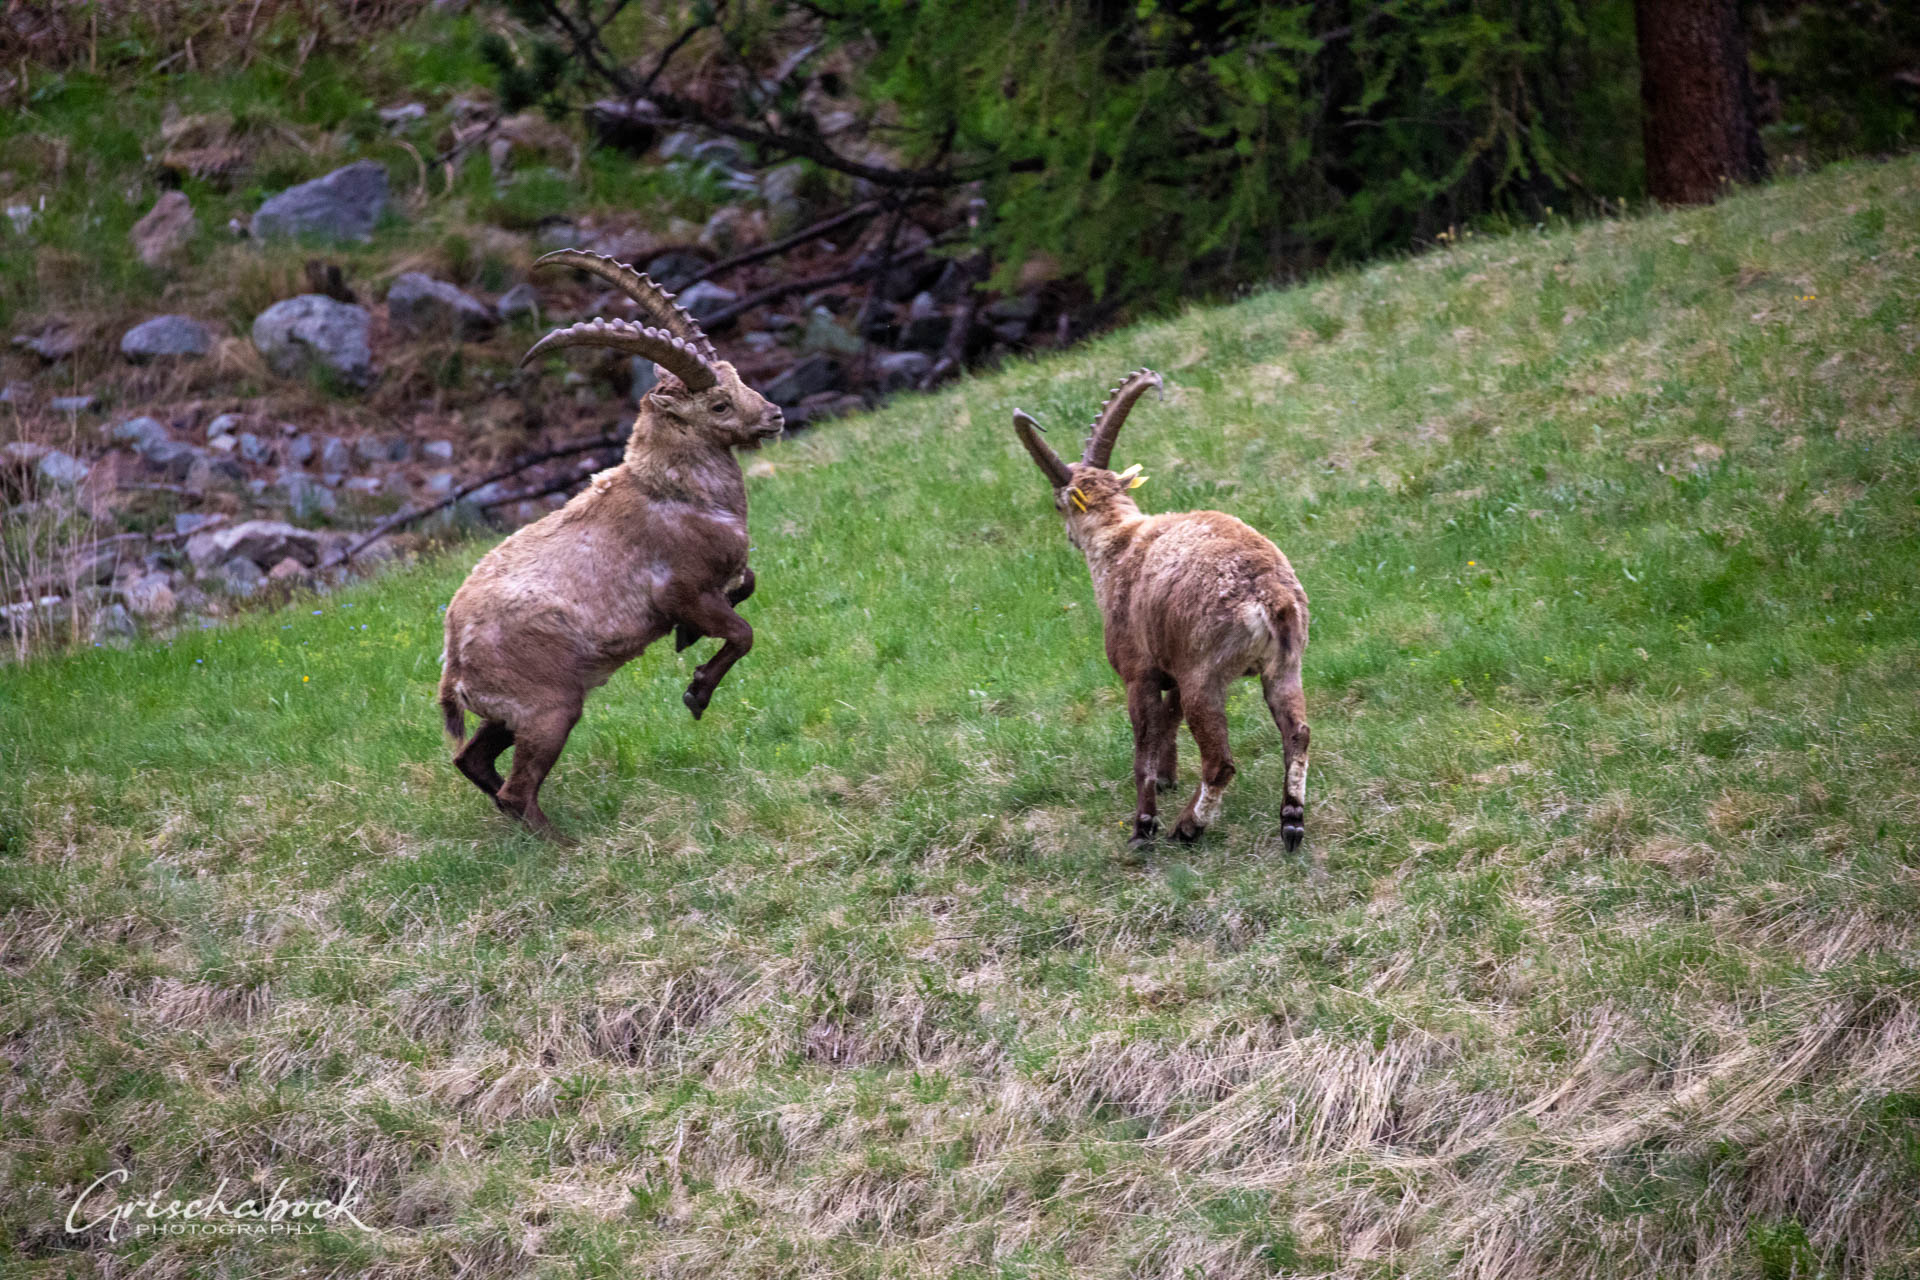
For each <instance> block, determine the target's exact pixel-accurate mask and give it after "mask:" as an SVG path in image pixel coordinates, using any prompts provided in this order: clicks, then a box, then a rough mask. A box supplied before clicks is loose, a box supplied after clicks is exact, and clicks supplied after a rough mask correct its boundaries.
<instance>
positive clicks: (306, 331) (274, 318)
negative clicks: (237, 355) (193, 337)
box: [253, 293, 373, 387]
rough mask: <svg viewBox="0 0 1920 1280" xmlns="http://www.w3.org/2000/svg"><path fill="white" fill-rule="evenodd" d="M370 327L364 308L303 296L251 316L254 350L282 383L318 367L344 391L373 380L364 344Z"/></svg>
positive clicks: (313, 295)
mask: <svg viewBox="0 0 1920 1280" xmlns="http://www.w3.org/2000/svg"><path fill="white" fill-rule="evenodd" d="M372 323H373V317H371V316H370V315H368V314H367V309H366V308H365V307H357V306H354V305H353V304H352V303H347V302H335V301H334V300H333V299H332V298H329V297H327V296H326V295H324V294H319V293H303V294H301V295H300V296H299V297H297V298H288V299H287V300H286V301H284V302H276V303H274V304H273V305H272V306H270V307H268V308H267V309H266V310H265V311H262V312H261V313H260V314H259V315H258V316H257V317H255V319H254V322H253V345H254V346H256V347H258V348H259V349H260V354H261V355H263V356H265V357H266V360H267V366H268V367H269V368H270V369H272V370H273V371H274V372H275V373H277V374H279V375H280V376H281V377H283V378H294V377H299V376H300V375H302V374H304V373H305V372H307V371H308V370H309V369H313V368H320V369H325V370H328V371H330V372H331V373H332V374H333V375H335V376H336V377H338V378H340V379H341V380H342V381H344V382H346V383H347V384H348V385H349V386H353V387H365V386H367V385H369V384H370V383H371V382H372V381H373V351H372V349H371V348H370V347H369V346H368V344H367V334H368V330H369V329H370V327H371V326H372Z"/></svg>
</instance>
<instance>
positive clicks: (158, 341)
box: [120, 316, 213, 364]
mask: <svg viewBox="0 0 1920 1280" xmlns="http://www.w3.org/2000/svg"><path fill="white" fill-rule="evenodd" d="M212 349H213V335H212V334H211V333H209V332H208V331H207V327H206V326H205V325H203V324H201V323H200V322H199V321H198V320H195V319H194V318H193V317H191V316H155V317H154V318H153V319H151V320H146V321H142V322H141V323H139V324H137V325H135V326H133V328H131V329H129V330H127V332H126V334H125V335H124V336H123V337H122V338H121V339H120V354H121V355H123V356H125V357H126V358H127V359H129V360H131V361H133V362H134V363H135V364H145V363H147V362H148V361H150V360H163V359H187V360H197V359H199V358H200V357H201V356H204V355H205V354H207V352H208V351H210V350H212Z"/></svg>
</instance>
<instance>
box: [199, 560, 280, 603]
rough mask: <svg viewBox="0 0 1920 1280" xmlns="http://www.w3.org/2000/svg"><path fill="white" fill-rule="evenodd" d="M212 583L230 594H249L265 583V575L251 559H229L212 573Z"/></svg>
mask: <svg viewBox="0 0 1920 1280" xmlns="http://www.w3.org/2000/svg"><path fill="white" fill-rule="evenodd" d="M212 578H213V582H214V585H215V586H217V587H218V588H219V589H220V590H222V591H224V592H226V593H227V594H228V595H230V596H250V595H253V594H254V593H255V592H257V591H259V590H260V588H261V587H263V586H265V585H266V582H267V575H266V573H265V571H264V570H262V569H261V568H260V566H259V565H257V564H255V563H254V562H253V561H251V560H229V561H227V562H226V563H225V564H223V565H221V566H220V567H219V568H218V569H217V570H216V571H215V572H214V573H213V575H212Z"/></svg>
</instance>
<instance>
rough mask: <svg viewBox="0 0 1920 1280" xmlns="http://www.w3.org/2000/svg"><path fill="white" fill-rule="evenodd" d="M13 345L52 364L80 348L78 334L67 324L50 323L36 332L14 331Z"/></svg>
mask: <svg viewBox="0 0 1920 1280" xmlns="http://www.w3.org/2000/svg"><path fill="white" fill-rule="evenodd" d="M13 345H14V346H16V347H19V348H20V349H21V350H22V351H30V352H32V353H33V354H34V355H36V356H39V357H40V358H41V359H42V360H45V361H46V362H47V363H48V364H52V363H54V362H55V361H56V360H65V359H66V358H67V357H68V356H70V355H72V354H73V353H74V352H76V351H78V350H79V349H80V335H79V334H77V333H75V332H74V331H73V329H72V328H71V327H70V326H68V325H65V324H50V325H48V326H47V327H46V328H44V329H42V330H40V332H38V333H16V334H15V335H14V336H13Z"/></svg>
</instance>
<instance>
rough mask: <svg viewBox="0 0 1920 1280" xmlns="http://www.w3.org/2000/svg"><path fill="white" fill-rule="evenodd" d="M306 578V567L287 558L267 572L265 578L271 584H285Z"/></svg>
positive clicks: (289, 557)
mask: <svg viewBox="0 0 1920 1280" xmlns="http://www.w3.org/2000/svg"><path fill="white" fill-rule="evenodd" d="M306 576H307V566H305V565H303V564H301V563H300V562H299V561H298V560H295V559H294V558H293V557H292V556H288V557H287V558H286V559H284V560H282V561H281V562H280V563H279V564H276V565H274V566H273V568H271V569H269V570H267V578H268V580H269V581H272V582H287V581H290V580H297V579H300V578H304V577H306Z"/></svg>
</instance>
